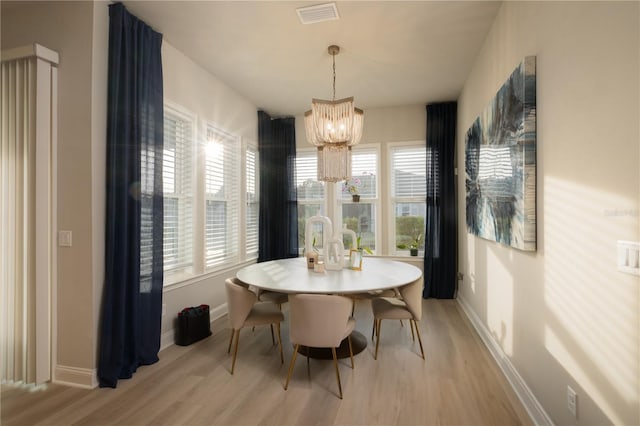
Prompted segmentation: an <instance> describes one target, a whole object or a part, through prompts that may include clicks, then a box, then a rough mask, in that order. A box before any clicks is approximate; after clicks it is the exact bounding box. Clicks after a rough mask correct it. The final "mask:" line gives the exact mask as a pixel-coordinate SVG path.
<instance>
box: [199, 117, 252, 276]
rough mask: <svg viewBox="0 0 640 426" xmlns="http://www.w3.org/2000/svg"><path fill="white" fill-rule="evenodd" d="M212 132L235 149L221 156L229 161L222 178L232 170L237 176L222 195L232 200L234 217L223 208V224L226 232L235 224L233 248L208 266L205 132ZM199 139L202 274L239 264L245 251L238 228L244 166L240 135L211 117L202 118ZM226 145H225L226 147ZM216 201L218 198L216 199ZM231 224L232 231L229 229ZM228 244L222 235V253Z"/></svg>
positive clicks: (241, 215)
mask: <svg viewBox="0 0 640 426" xmlns="http://www.w3.org/2000/svg"><path fill="white" fill-rule="evenodd" d="M210 129H211V130H212V131H214V132H215V133H216V134H217V135H219V136H221V137H223V138H225V139H226V140H227V141H228V142H230V143H231V144H233V145H235V147H234V149H235V152H232V153H231V157H230V158H227V157H228V156H226V155H225V157H224V159H230V160H231V165H230V166H229V167H227V165H226V164H225V165H224V174H223V177H224V178H225V179H226V177H227V175H226V173H227V172H228V171H231V172H232V173H234V174H233V175H232V178H235V179H236V182H231V184H232V185H235V186H234V187H233V188H235V191H234V190H233V189H230V188H225V194H224V197H223V200H225V202H226V200H230V201H231V202H234V203H235V208H236V211H235V213H236V214H235V216H234V215H233V212H230V211H226V213H225V227H226V229H227V231H228V232H231V233H233V227H234V226H235V235H234V236H233V238H234V240H233V241H232V243H231V245H232V246H235V247H233V248H232V250H235V251H231V252H230V253H228V254H225V256H224V257H223V258H222V260H221V261H218V262H215V263H213V264H211V265H207V247H206V238H207V236H206V233H207V201H209V200H214V198H211V197H208V194H207V189H206V181H207V164H206V162H207V152H206V150H207V143H208V142H209V141H208V140H207V138H208V131H209V130H210ZM201 134H202V140H201V144H202V150H201V151H199V152H202V165H203V168H202V184H203V191H202V205H201V209H202V212H203V221H202V231H203V232H202V238H203V245H202V248H203V250H202V253H201V254H200V256H201V258H202V262H203V267H204V270H203V272H204V273H209V272H213V271H218V270H221V269H225V268H227V267H229V266H231V265H234V264H238V263H240V260H241V259H242V258H243V257H244V256H243V255H242V253H243V252H244V248H241V243H240V241H241V228H242V225H241V223H242V222H243V219H242V218H243V217H244V216H243V215H244V211H245V209H244V208H243V200H244V196H243V195H242V185H243V184H242V180H243V178H244V165H243V163H242V159H243V158H244V155H243V152H242V149H243V146H242V138H241V137H240V136H238V135H235V134H233V133H230V132H228V131H227V130H225V129H224V127H222V126H219V125H217V124H216V123H215V122H214V121H212V120H202V133H201ZM226 146H227V145H226V144H225V147H226ZM223 185H226V183H223ZM227 192H229V193H230V194H231V195H229V196H227ZM234 193H235V194H240V197H239V198H238V199H234V198H233V196H234V195H233V194H234ZM217 200H219V199H217ZM234 220H236V221H237V223H235V224H234V223H233V221H234ZM230 225H231V227H232V228H231V230H230V231H229V228H230ZM229 245H230V243H229V242H227V241H226V238H225V248H224V250H225V252H226V251H227V250H228V249H229Z"/></svg>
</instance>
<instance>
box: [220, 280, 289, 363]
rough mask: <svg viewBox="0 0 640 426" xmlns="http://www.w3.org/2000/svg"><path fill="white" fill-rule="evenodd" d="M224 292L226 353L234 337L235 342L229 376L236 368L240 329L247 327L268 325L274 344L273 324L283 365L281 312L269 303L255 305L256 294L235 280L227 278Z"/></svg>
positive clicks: (282, 316)
mask: <svg viewBox="0 0 640 426" xmlns="http://www.w3.org/2000/svg"><path fill="white" fill-rule="evenodd" d="M225 290H226V292H227V308H228V310H229V322H230V324H231V337H230V339H229V348H228V349H227V352H231V344H232V343H233V338H234V336H235V340H236V344H235V348H234V350H233V361H232V363H231V374H233V371H234V369H235V366H236V357H237V355H238V342H239V341H240V329H242V328H243V327H247V326H256V325H266V324H269V325H270V326H271V341H272V343H274V344H275V341H274V340H273V325H274V324H275V326H276V329H277V334H278V345H279V347H280V362H281V363H283V364H284V355H283V354H282V338H281V336H280V322H281V321H283V320H284V315H282V312H280V310H278V308H276V306H275V305H273V304H271V303H257V304H256V299H257V297H256V294H255V293H254V292H252V291H251V290H249V289H248V288H246V287H245V286H244V285H243V283H241V282H239V281H238V280H237V278H227V279H226V281H225Z"/></svg>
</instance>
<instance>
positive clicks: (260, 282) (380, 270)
mask: <svg viewBox="0 0 640 426" xmlns="http://www.w3.org/2000/svg"><path fill="white" fill-rule="evenodd" d="M421 276H422V271H421V270H420V269H419V268H417V267H415V266H413V265H410V264H408V263H404V262H399V261H395V260H389V259H381V258H376V257H365V258H364V259H363V261H362V270H361V271H358V270H353V269H346V268H343V269H341V270H339V271H324V272H314V271H313V269H308V268H307V262H306V259H305V258H304V257H296V258H292V259H279V260H271V261H268V262H261V263H254V264H252V265H249V266H245V267H244V268H242V269H240V270H239V271H238V273H237V274H236V277H237V278H238V279H239V280H240V281H242V282H245V283H247V284H250V285H252V286H254V287H257V288H260V289H262V290H271V291H279V292H281V293H325V294H329V293H330V294H345V295H348V294H349V293H362V292H367V291H377V290H386V289H389V288H394V287H401V286H403V285H406V284H409V283H412V282H413V281H415V280H417V279H418V278H420V277H421Z"/></svg>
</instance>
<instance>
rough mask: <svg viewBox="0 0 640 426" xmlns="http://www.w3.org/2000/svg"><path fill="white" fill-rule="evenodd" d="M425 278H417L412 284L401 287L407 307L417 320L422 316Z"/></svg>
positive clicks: (401, 293)
mask: <svg viewBox="0 0 640 426" xmlns="http://www.w3.org/2000/svg"><path fill="white" fill-rule="evenodd" d="M423 287H424V280H423V278H422V277H420V278H419V279H417V280H415V281H414V282H412V283H411V284H407V285H405V286H402V287H400V295H401V296H402V299H403V300H404V303H406V304H407V308H408V309H409V312H411V315H413V318H414V319H415V320H416V321H420V319H421V318H422V288H423Z"/></svg>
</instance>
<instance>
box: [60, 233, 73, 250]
mask: <svg viewBox="0 0 640 426" xmlns="http://www.w3.org/2000/svg"><path fill="white" fill-rule="evenodd" d="M71 237H72V235H71V231H58V245H59V246H60V247H71Z"/></svg>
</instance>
